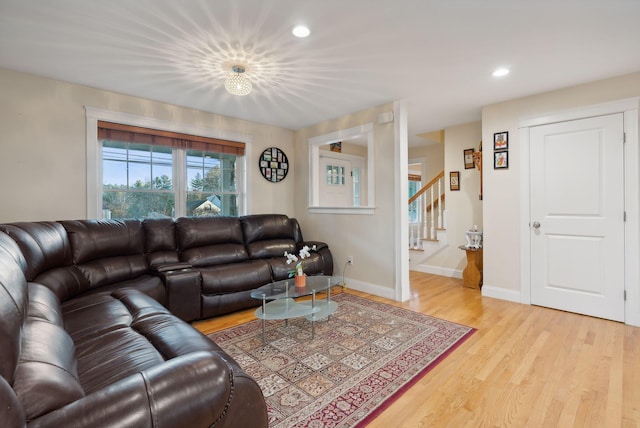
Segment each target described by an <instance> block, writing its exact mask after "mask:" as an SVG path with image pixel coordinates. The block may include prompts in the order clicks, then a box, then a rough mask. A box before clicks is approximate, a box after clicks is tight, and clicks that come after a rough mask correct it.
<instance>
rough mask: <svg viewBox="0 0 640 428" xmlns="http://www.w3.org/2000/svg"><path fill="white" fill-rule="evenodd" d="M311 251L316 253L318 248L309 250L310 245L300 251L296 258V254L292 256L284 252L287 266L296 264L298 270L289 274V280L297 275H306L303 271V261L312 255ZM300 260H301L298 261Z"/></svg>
mask: <svg viewBox="0 0 640 428" xmlns="http://www.w3.org/2000/svg"><path fill="white" fill-rule="evenodd" d="M311 251H316V246H315V245H314V246H312V247H311V248H309V246H308V245H305V246H304V247H302V248H301V249H300V252H299V253H298V255H297V256H296V255H295V254H291V253H288V252H286V251H285V252H284V256H285V257H286V258H287V264H288V265H290V264H291V263H294V262H297V263H296V268H295V269H294V270H292V271H290V272H289V278H292V277H294V276H295V275H304V271H303V269H302V260H304V259H306V258H307V257H309V256H310V255H311ZM298 258H299V259H298Z"/></svg>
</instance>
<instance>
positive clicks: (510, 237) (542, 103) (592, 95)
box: [482, 73, 640, 301]
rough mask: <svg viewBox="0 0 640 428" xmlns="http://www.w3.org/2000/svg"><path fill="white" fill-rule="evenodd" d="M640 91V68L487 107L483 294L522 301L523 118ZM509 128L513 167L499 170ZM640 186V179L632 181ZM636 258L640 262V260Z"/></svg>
mask: <svg viewBox="0 0 640 428" xmlns="http://www.w3.org/2000/svg"><path fill="white" fill-rule="evenodd" d="M634 96H640V73H633V74H629V75H625V76H619V77H615V78H611V79H606V80H601V81H597V82H592V83H587V84H583V85H578V86H573V87H570V88H564V89H559V90H556V91H552V92H547V93H543V94H538V95H534V96H530V97H526V98H521V99H518V100H512V101H507V102H503V103H500V104H494V105H490V106H486V107H485V108H483V110H482V137H483V141H485V144H484V159H485V160H486V161H485V162H484V163H485V166H484V176H483V178H484V286H483V290H482V291H483V294H484V295H490V296H494V297H500V298H504V299H509V300H514V301H520V298H521V296H520V290H521V285H520V272H521V266H520V257H521V255H520V253H521V242H520V229H519V227H520V221H521V220H520V219H521V218H522V217H523V216H525V215H527V213H522V212H520V197H519V189H520V183H521V180H522V177H521V172H520V168H519V159H520V156H521V154H520V146H519V144H518V127H519V123H520V120H522V119H526V118H531V117H535V116H541V115H544V114H547V113H553V112H558V111H563V110H569V109H575V108H579V107H584V106H590V105H594V104H598V103H604V102H608V101H614V100H619V99H624V98H629V97H634ZM502 131H508V132H509V158H510V159H509V169H508V170H494V169H493V165H492V163H491V160H492V159H493V145H492V141H493V134H494V133H495V132H502ZM631 185H633V186H636V187H637V186H638V183H631ZM636 262H637V261H636Z"/></svg>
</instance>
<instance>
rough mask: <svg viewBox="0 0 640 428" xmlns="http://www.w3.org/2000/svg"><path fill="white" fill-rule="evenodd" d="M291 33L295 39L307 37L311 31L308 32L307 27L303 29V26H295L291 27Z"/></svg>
mask: <svg viewBox="0 0 640 428" xmlns="http://www.w3.org/2000/svg"><path fill="white" fill-rule="evenodd" d="M291 33H293V35H294V36H296V37H300V38H302V37H307V36H308V35H309V34H311V30H309V28H308V27H305V26H304V25H296V26H295V27H293V30H291Z"/></svg>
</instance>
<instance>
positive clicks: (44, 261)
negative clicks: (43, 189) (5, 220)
mask: <svg viewBox="0 0 640 428" xmlns="http://www.w3.org/2000/svg"><path fill="white" fill-rule="evenodd" d="M0 229H1V230H3V231H4V232H5V233H7V234H8V235H9V236H11V237H12V238H13V239H14V240H15V241H16V242H17V243H18V246H19V247H20V251H22V254H23V255H24V257H25V259H26V261H27V269H26V271H25V276H26V278H27V281H33V280H34V278H35V277H37V276H38V275H39V274H40V273H42V272H45V271H47V270H49V269H54V268H57V267H60V266H69V265H71V262H72V259H71V246H70V244H69V239H68V238H67V232H66V231H65V230H64V228H63V227H62V225H61V224H60V223H57V222H53V221H45V222H31V223H29V222H21V223H9V224H3V225H0Z"/></svg>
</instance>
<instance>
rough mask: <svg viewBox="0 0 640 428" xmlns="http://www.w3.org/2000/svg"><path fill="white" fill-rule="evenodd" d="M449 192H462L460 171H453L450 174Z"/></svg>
mask: <svg viewBox="0 0 640 428" xmlns="http://www.w3.org/2000/svg"><path fill="white" fill-rule="evenodd" d="M449 190H452V191H455V190H460V171H451V172H450V173H449Z"/></svg>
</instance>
